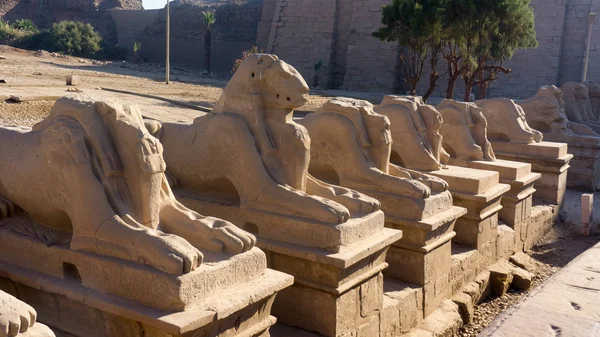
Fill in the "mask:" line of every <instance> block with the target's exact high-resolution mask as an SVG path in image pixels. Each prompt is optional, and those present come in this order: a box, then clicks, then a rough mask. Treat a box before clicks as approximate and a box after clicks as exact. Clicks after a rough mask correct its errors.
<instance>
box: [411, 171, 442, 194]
mask: <svg viewBox="0 0 600 337" xmlns="http://www.w3.org/2000/svg"><path fill="white" fill-rule="evenodd" d="M417 180H418V181H420V182H421V183H423V184H425V185H427V187H429V188H430V189H431V190H432V191H434V192H444V191H447V190H448V183H447V182H446V181H445V180H443V179H440V178H438V177H434V176H429V175H426V174H424V175H423V176H421V177H419V178H418V179H417Z"/></svg>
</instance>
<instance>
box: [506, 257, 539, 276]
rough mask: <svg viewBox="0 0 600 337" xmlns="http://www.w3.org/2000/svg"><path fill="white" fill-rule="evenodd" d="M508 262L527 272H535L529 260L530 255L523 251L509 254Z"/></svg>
mask: <svg viewBox="0 0 600 337" xmlns="http://www.w3.org/2000/svg"><path fill="white" fill-rule="evenodd" d="M510 262H511V263H512V264H514V265H515V266H517V267H519V268H522V269H525V270H527V271H528V272H532V273H533V272H535V265H534V263H533V261H532V260H531V257H530V256H529V255H527V254H525V253H523V252H519V253H516V254H515V255H513V256H511V257H510Z"/></svg>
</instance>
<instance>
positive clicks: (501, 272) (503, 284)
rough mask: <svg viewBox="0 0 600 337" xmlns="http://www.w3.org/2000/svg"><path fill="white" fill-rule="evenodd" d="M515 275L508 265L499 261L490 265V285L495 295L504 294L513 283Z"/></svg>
mask: <svg viewBox="0 0 600 337" xmlns="http://www.w3.org/2000/svg"><path fill="white" fill-rule="evenodd" d="M512 279H513V276H512V274H511V270H510V269H509V267H508V266H506V265H505V264H503V263H498V264H496V265H493V266H491V267H490V287H491V289H492V293H493V294H494V296H498V297H501V296H504V295H505V294H506V292H507V291H508V289H510V285H511V283H512Z"/></svg>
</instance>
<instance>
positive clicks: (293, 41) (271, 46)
mask: <svg viewBox="0 0 600 337" xmlns="http://www.w3.org/2000/svg"><path fill="white" fill-rule="evenodd" d="M388 2H389V1H387V0H335V1H333V0H331V1H323V0H300V1H291V0H265V2H264V8H263V17H262V19H261V23H260V27H261V29H260V34H259V35H258V38H257V44H258V45H259V46H261V47H263V48H264V49H265V50H267V51H269V52H273V53H275V54H281V55H282V57H285V59H286V60H289V61H290V63H291V64H294V65H298V68H299V70H300V72H301V73H302V74H303V76H305V77H307V78H311V79H312V78H313V76H314V70H313V65H314V64H315V63H317V62H319V61H321V62H323V63H324V65H325V66H326V68H327V69H324V70H322V71H321V72H320V78H321V82H320V83H321V84H322V85H323V83H324V82H325V81H324V79H326V83H327V85H328V86H329V87H330V88H341V89H348V90H361V91H375V92H391V91H394V89H398V88H401V87H402V83H401V82H398V81H397V80H395V79H396V78H397V76H396V75H395V74H396V73H397V71H396V69H397V57H398V53H397V47H396V46H395V45H393V44H388V43H382V42H380V41H378V40H376V39H375V38H373V37H372V36H371V33H372V32H373V31H374V30H376V28H377V27H378V26H379V23H380V20H381V6H382V5H384V4H386V3H388ZM531 4H532V6H533V7H534V9H535V16H536V30H537V36H538V41H539V47H538V48H537V49H533V50H520V51H517V52H516V54H515V56H514V58H513V59H512V60H511V61H509V62H507V63H506V66H507V67H509V68H511V69H512V70H513V74H511V75H509V76H502V78H501V79H500V80H498V81H497V82H496V83H494V84H493V85H492V87H491V89H490V96H496V97H497V96H511V97H527V96H531V95H533V94H534V93H535V92H536V91H537V89H538V88H539V87H540V86H541V85H545V84H557V85H560V84H562V83H563V82H565V81H567V80H579V79H580V78H581V74H582V69H583V59H584V54H585V42H586V36H587V29H588V28H587V15H588V13H589V12H590V11H596V12H598V11H600V0H532V2H531ZM590 55H591V57H590V66H589V72H588V79H590V80H593V81H597V82H600V57H599V56H600V23H599V24H598V25H596V26H595V27H594V31H593V38H592V43H591V54H590ZM427 81H428V77H427V76H424V79H423V83H422V85H421V86H420V91H421V92H424V91H425V90H426V87H427V83H426V82H427ZM440 84H441V88H439V89H438V92H437V93H436V95H440V94H441V90H445V87H446V81H445V79H441V80H440ZM457 84H458V85H457V91H456V94H457V96H460V95H461V87H462V86H461V84H460V83H457Z"/></svg>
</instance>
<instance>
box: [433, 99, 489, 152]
mask: <svg viewBox="0 0 600 337" xmlns="http://www.w3.org/2000/svg"><path fill="white" fill-rule="evenodd" d="M437 109H438V111H439V112H440V113H441V114H442V117H443V118H444V123H443V124H442V128H441V129H440V134H441V135H442V137H443V145H444V149H445V150H446V151H448V153H449V154H450V156H451V157H452V158H456V159H458V160H466V161H468V160H488V161H494V160H496V156H495V155H494V151H493V150H492V146H491V144H490V142H489V140H488V138H487V127H488V125H487V121H486V119H485V116H484V115H483V109H481V108H480V107H478V106H477V105H475V103H465V102H456V101H453V100H448V99H444V100H443V101H442V102H441V103H440V104H439V105H438V106H437Z"/></svg>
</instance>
